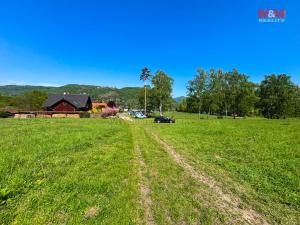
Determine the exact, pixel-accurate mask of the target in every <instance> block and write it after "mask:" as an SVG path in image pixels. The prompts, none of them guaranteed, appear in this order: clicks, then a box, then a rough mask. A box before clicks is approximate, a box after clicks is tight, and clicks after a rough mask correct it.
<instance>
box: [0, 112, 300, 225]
mask: <svg viewBox="0 0 300 225" xmlns="http://www.w3.org/2000/svg"><path fill="white" fill-rule="evenodd" d="M170 115H171V116H173V117H174V118H175V119H176V123H175V124H154V123H153V120H152V119H145V120H134V121H133V122H129V121H122V120H110V119H107V120H105V119H28V120H16V119H3V120H0V130H1V139H0V224H247V223H248V224H249V223H252V222H253V221H254V222H253V223H254V224H264V223H265V224H266V223H268V224H299V218H300V198H299V195H300V174H299V173H300V172H299V171H300V120H299V119H286V120H266V119H262V118H250V119H236V120H233V119H229V118H226V119H216V118H214V117H209V119H201V120H198V115H197V114H186V113H170ZM204 117H205V116H204ZM223 202H225V203H224V204H223ZM232 202H233V203H232ZM235 202H238V204H237V206H235ZM243 210H244V211H243ZM253 211H255V213H253ZM243 212H244V215H248V214H249V215H250V214H251V213H252V214H253V215H254V216H253V218H257V215H259V217H261V218H263V219H261V220H259V219H257V220H251V219H250V220H247V216H244V215H243ZM247 213H248V214H247ZM250 216H251V215H250ZM249 221H250V222H249Z"/></svg>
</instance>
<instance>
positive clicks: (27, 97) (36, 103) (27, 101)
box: [16, 91, 47, 110]
mask: <svg viewBox="0 0 300 225" xmlns="http://www.w3.org/2000/svg"><path fill="white" fill-rule="evenodd" d="M46 99H47V94H46V93H44V92H41V91H30V92H26V93H24V95H23V96H20V97H18V98H17V99H16V105H17V107H18V108H19V109H22V110H41V109H42V106H43V103H44V102H45V101H46Z"/></svg>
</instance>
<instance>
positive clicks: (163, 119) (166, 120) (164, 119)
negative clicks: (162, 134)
mask: <svg viewBox="0 0 300 225" xmlns="http://www.w3.org/2000/svg"><path fill="white" fill-rule="evenodd" d="M154 123H175V120H174V119H172V118H169V117H164V116H157V117H155V118H154Z"/></svg>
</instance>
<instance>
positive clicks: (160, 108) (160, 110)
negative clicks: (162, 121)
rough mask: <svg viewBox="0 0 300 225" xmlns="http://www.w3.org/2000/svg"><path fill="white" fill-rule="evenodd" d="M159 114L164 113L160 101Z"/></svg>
mask: <svg viewBox="0 0 300 225" xmlns="http://www.w3.org/2000/svg"><path fill="white" fill-rule="evenodd" d="M159 114H160V116H162V115H163V114H162V104H161V103H159Z"/></svg>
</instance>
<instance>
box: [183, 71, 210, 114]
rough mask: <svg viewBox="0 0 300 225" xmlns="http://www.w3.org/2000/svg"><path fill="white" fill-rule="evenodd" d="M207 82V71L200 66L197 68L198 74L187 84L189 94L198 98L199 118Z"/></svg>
mask: <svg viewBox="0 0 300 225" xmlns="http://www.w3.org/2000/svg"><path fill="white" fill-rule="evenodd" d="M206 83H207V73H206V72H205V71H204V70H203V69H201V68H200V69H198V70H197V74H196V75H195V77H194V79H193V80H190V81H189V82H188V86H187V90H188V96H190V97H192V98H194V99H197V105H198V113H199V116H198V117H199V119H200V114H201V110H202V105H203V100H204V95H205V89H206Z"/></svg>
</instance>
